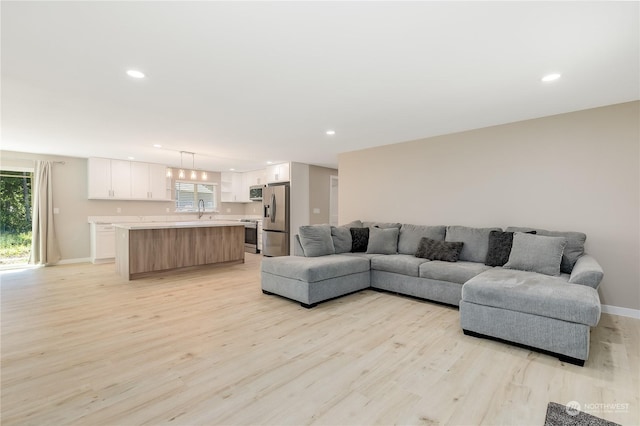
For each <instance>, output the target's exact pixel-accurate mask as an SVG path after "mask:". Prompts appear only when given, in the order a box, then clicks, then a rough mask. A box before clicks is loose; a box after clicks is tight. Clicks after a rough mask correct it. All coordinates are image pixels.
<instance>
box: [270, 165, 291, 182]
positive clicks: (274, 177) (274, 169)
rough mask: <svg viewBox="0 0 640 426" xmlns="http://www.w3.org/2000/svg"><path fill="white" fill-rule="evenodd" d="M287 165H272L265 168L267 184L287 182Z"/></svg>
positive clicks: (288, 177)
mask: <svg viewBox="0 0 640 426" xmlns="http://www.w3.org/2000/svg"><path fill="white" fill-rule="evenodd" d="M289 180H290V176H289V163H282V164H274V165H271V166H269V167H267V182H266V183H277V182H289Z"/></svg>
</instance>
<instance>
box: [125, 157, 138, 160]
mask: <svg viewBox="0 0 640 426" xmlns="http://www.w3.org/2000/svg"><path fill="white" fill-rule="evenodd" d="M127 158H128V159H129V160H135V159H136V158H135V157H127Z"/></svg>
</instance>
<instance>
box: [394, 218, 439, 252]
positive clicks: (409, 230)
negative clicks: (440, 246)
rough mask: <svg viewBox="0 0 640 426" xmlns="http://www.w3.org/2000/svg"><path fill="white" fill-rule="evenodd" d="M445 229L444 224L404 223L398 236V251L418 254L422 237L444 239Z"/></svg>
mask: <svg viewBox="0 0 640 426" xmlns="http://www.w3.org/2000/svg"><path fill="white" fill-rule="evenodd" d="M445 230H446V228H445V227H444V226H424V225H410V224H403V225H402V228H400V237H398V253H401V254H411V255H414V254H416V251H417V250H418V244H420V239H421V238H422V237H427V238H431V239H432V240H436V241H444V234H445Z"/></svg>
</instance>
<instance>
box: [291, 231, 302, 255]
mask: <svg viewBox="0 0 640 426" xmlns="http://www.w3.org/2000/svg"><path fill="white" fill-rule="evenodd" d="M293 255H294V256H302V257H305V255H304V250H303V249H302V244H301V243H300V236H299V235H298V234H296V235H294V237H293Z"/></svg>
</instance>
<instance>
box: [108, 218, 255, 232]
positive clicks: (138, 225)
mask: <svg viewBox="0 0 640 426" xmlns="http://www.w3.org/2000/svg"><path fill="white" fill-rule="evenodd" d="M113 226H114V227H116V228H122V229H128V230H132V231H133V230H138V229H167V228H210V227H219V226H244V222H239V221H231V220H202V221H199V220H194V221H178V222H129V223H114V224H113Z"/></svg>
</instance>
